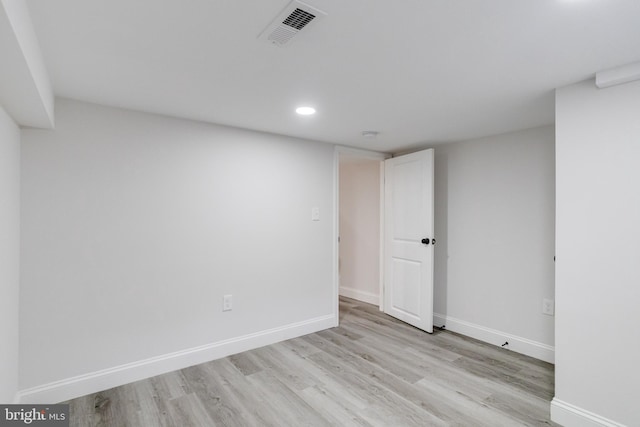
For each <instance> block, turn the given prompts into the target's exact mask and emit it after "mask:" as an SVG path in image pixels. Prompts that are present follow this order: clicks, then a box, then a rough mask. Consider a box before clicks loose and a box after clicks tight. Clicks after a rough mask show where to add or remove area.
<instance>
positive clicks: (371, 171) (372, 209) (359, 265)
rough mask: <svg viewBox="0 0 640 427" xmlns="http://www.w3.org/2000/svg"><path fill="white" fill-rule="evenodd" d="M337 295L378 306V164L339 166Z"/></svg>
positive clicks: (343, 163) (346, 163) (363, 162)
mask: <svg viewBox="0 0 640 427" xmlns="http://www.w3.org/2000/svg"><path fill="white" fill-rule="evenodd" d="M339 193H340V202H339V203H340V295H344V296H346V297H349V298H355V299H358V300H360V301H365V302H368V303H370V304H376V305H378V304H380V161H376V160H366V159H352V158H348V157H347V158H343V160H342V161H341V162H340V189H339Z"/></svg>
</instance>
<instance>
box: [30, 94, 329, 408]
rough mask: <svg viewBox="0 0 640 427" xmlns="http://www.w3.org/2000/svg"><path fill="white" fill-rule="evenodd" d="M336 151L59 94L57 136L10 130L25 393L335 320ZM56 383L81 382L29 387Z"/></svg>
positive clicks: (33, 395)
mask: <svg viewBox="0 0 640 427" xmlns="http://www.w3.org/2000/svg"><path fill="white" fill-rule="evenodd" d="M333 149H334V148H333V146H331V145H329V144H322V143H314V142H309V141H303V140H296V139H292V138H286V137H281V136H275V135H267V134H262V133H257V132H250V131H244V130H239V129H234V128H228V127H222V126H216V125H210V124H204V123H198V122H191V121H185V120H179V119H172V118H168V117H162V116H156V115H150V114H143V113H137V112H131V111H126V110H121V109H115V108H107V107H101V106H97V105H93V104H85V103H79V102H75V101H70V100H58V101H57V104H56V130H55V131H43V130H29V129H25V130H24V131H23V157H22V159H23V161H22V182H23V197H22V215H23V216H22V219H23V224H22V225H23V233H22V298H21V307H20V308H21V317H20V319H21V325H20V327H21V343H20V350H21V362H22V364H21V369H20V385H21V388H22V389H23V390H24V389H28V390H26V391H25V393H23V395H25V396H26V397H25V400H32V401H33V400H38V399H44V398H45V397H46V398H47V399H52V398H53V397H54V396H55V397H61V396H63V395H65V394H78V393H84V392H87V388H91V387H95V386H97V385H98V384H103V385H104V386H111V385H113V383H114V382H119V381H120V382H121V381H127V380H132V379H135V378H136V377H139V376H143V375H142V374H143V373H142V370H143V369H146V367H148V366H147V365H149V364H151V365H153V364H154V363H155V362H157V360H155V359H153V360H148V359H149V358H154V357H161V358H162V357H169V356H166V355H171V354H172V352H179V351H186V353H187V354H178V355H176V357H177V358H178V359H180V358H181V357H183V356H184V358H183V359H184V360H183V359H181V360H182V361H183V362H184V363H195V362H197V361H198V360H200V359H202V358H203V357H209V356H211V355H212V354H213V355H218V356H219V355H222V354H224V352H216V351H214V350H216V349H218V347H219V346H222V347H224V346H225V345H227V346H231V347H229V348H232V349H234V350H241V349H244V347H242V346H239V347H238V346H237V345H236V344H237V342H238V341H239V340H240V341H242V340H249V341H250V343H259V344H264V343H266V342H268V341H269V340H263V341H260V340H259V339H257V338H256V336H254V335H252V334H257V335H260V334H261V333H262V332H263V331H267V330H270V331H271V332H274V331H275V332H274V333H276V335H277V336H276V335H274V336H276V338H277V337H279V338H282V337H283V336H286V335H287V334H286V333H282V331H283V330H287V328H290V327H291V328H293V327H294V326H296V327H298V329H295V328H293V329H291V331H293V332H291V333H289V335H295V334H296V333H297V334H300V333H303V332H309V331H311V330H319V329H323V328H326V327H328V326H330V325H331V324H334V323H335V319H336V313H334V307H335V298H336V296H335V294H334V292H335V290H334V288H333V268H334V258H333V256H334V255H333V236H334V234H333V233H334V226H335V225H334V193H333V191H334V157H333ZM312 207H319V208H320V214H321V220H320V221H317V222H316V221H311V209H312ZM225 294H232V295H233V298H234V301H233V303H234V308H233V311H231V312H225V313H223V312H222V298H223V295H225ZM278 334H279V335H278ZM198 346H209V347H207V348H206V349H207V352H205V353H206V354H205V355H200V356H201V357H200V359H198V358H189V354H191V353H193V352H195V353H198V352H199V351H200V350H202V349H201V348H200V349H199V347H198ZM234 346H235V347H234ZM209 350H210V351H209ZM198 354H199V353H198ZM163 355H165V356H163ZM171 357H173V356H171ZM171 357H169V358H171ZM154 360H155V361H154ZM140 361H143V362H140ZM145 361H146V362H145ZM147 362H148V363H147ZM128 363H139V364H140V365H141V366H134V367H129V368H131V369H130V370H131V371H132V372H130V375H124V377H122V376H119V375H120V371H119V369H120V368H117V369H114V367H121V368H122V369H124V370H127V369H129V368H127V366H123V365H125V364H128ZM158 363H160V362H158ZM181 363H182V362H180V361H178V362H176V363H174V364H170V363H169V364H166V365H163V366H162V367H158V369H155V370H154V369H151V370H150V371H146V373H149V374H153V373H157V371H158V370H161V371H166V370H170V369H176V368H177V367H180V364H181ZM138 368H140V369H138ZM105 369H107V371H106V373H105V372H102V371H101V370H105ZM136 369H138V372H133V371H136ZM138 374H140V375H138ZM78 375H88V376H89V377H80V378H75V379H74V378H73V377H75V376H78ZM105 375H106V376H107V377H109V376H110V377H109V378H111V379H107V380H105V381H103V380H104V378H102V377H103V376H105ZM69 379H71V380H69ZM60 380H69V381H70V382H71V383H73V382H74V381H80V382H82V381H85V380H86V381H88V382H89V383H90V384H87V385H86V387H84V386H83V387H78V388H76V389H74V390H69V387H70V388H73V387H72V386H73V384H71V385H69V384H66V383H64V384H62V385H60V384H59V385H60V387H63V388H64V387H66V386H67V385H69V387H67V389H66V390H60V392H59V393H58V394H55V393H54V394H53V395H46V396H45V395H43V394H42V393H45V392H46V390H47V389H48V388H51V387H53V388H55V387H56V384H51V383H52V382H55V381H60ZM69 381H67V382H69ZM91 381H93V382H91ZM101 381H103V382H101ZM47 384H49V385H48V386H47ZM65 384H66V385H65ZM34 387H35V389H30V388H34ZM94 391H95V390H94ZM45 394H46V393H45ZM38 396H40V397H38Z"/></svg>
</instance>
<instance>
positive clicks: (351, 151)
mask: <svg viewBox="0 0 640 427" xmlns="http://www.w3.org/2000/svg"><path fill="white" fill-rule="evenodd" d="M340 157H357V158H361V159H368V160H377V161H378V162H379V164H380V183H379V186H380V224H379V227H380V241H379V242H378V246H379V259H380V262H379V266H380V268H379V272H378V282H379V292H380V299H379V307H378V309H379V310H380V311H383V308H384V292H383V291H384V161H385V160H386V159H389V158H391V157H393V156H392V155H391V154H387V153H381V152H377V151H370V150H363V149H358V148H352V147H345V146H341V145H336V146H335V149H334V163H333V168H334V187H333V200H334V206H335V211H334V215H333V231H334V239H333V260H334V261H333V300H334V304H335V305H334V312H335V317H336V320H335V324H336V326H337V325H338V324H339V319H340V310H339V308H340V278H339V273H338V265H339V260H340V245H339V242H338V239H339V237H340Z"/></svg>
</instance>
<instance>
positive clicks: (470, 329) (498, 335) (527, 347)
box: [433, 313, 555, 363]
mask: <svg viewBox="0 0 640 427" xmlns="http://www.w3.org/2000/svg"><path fill="white" fill-rule="evenodd" d="M433 324H434V326H438V327H442V326H443V325H444V326H445V329H447V330H449V331H452V332H457V333H459V334H462V335H466V336H468V337H471V338H475V339H477V340H480V341H484V342H486V343H489V344H493V345H496V346H502V344H504V343H505V341H506V342H508V343H509V345H508V346H505V347H504V348H506V349H508V350H511V351H515V352H516V353H521V354H526V355H527V356H531V357H534V358H536V359H539V360H544V361H545V362H549V363H554V362H555V347H553V346H550V345H548V344H543V343H541V342H537V341H533V340H530V339H527V338H523V337H519V336H516V335H512V334H508V333H506V332H502V331H498V330H496V329H491V328H487V327H484V326H481V325H477V324H475V323H471V322H467V321H465V320H460V319H456V318H455V317H451V316H445V315H444V314H439V313H433Z"/></svg>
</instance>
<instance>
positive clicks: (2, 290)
mask: <svg viewBox="0 0 640 427" xmlns="http://www.w3.org/2000/svg"><path fill="white" fill-rule="evenodd" d="M19 284H20V129H19V128H18V126H17V125H16V124H15V123H14V122H13V120H12V119H11V118H10V117H9V116H8V115H7V113H6V112H5V111H4V109H3V108H2V106H0V343H2V344H1V345H0V403H12V402H13V400H14V397H15V395H16V392H17V391H18V296H19Z"/></svg>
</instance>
